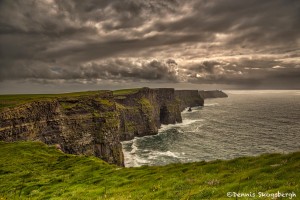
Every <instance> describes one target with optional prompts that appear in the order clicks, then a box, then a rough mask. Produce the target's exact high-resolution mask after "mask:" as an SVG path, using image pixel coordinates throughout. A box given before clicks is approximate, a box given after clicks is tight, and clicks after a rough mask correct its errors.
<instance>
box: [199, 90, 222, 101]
mask: <svg viewBox="0 0 300 200" xmlns="http://www.w3.org/2000/svg"><path fill="white" fill-rule="evenodd" d="M199 95H200V96H201V97H202V98H203V99H209V98H225V97H228V95H227V94H226V93H224V92H223V91H221V90H211V91H205V90H199Z"/></svg>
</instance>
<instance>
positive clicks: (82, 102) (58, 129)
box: [0, 92, 123, 165]
mask: <svg viewBox="0 0 300 200" xmlns="http://www.w3.org/2000/svg"><path fill="white" fill-rule="evenodd" d="M119 121H120V120H119V113H118V112H117V109H116V104H115V101H114V97H113V94H112V92H99V93H98V94H95V95H83V96H76V97H72V96H71V97H62V98H50V99H41V100H35V101H33V102H28V103H25V104H22V105H18V106H15V107H13V108H4V109H3V110H1V113H0V140H3V141H7V142H12V141H19V140H33V141H36V140H37V141H42V142H44V143H46V144H51V145H56V146H57V148H59V149H60V150H62V151H63V152H66V153H71V154H84V155H94V156H97V157H100V158H102V159H103V160H105V161H107V162H109V163H115V164H117V165H123V153H122V146H121V144H120V140H119V134H120V127H119Z"/></svg>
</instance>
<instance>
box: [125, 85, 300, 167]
mask: <svg viewBox="0 0 300 200" xmlns="http://www.w3.org/2000/svg"><path fill="white" fill-rule="evenodd" d="M225 92H226V93H227V94H228V95H229V97H228V98H218V99H206V100H205V105H204V106H203V107H194V108H192V112H188V111H187V110H185V111H183V112H182V118H183V123H178V124H174V125H163V126H162V127H161V129H160V130H159V133H158V134H157V135H153V136H145V137H140V138H138V137H136V138H134V139H133V140H130V141H125V142H122V146H123V152H124V157H125V166H126V167H138V166H142V165H149V166H155V165H167V164H170V163H186V162H196V161H211V160H217V159H222V160H227V159H232V158H236V157H242V156H256V155H260V154H264V153H288V152H294V151H299V150H300V91H299V90H294V91H290V90H285V91H277V90H258V91H255V90H252V91H249V90H247V91H238V90H236V91H225Z"/></svg>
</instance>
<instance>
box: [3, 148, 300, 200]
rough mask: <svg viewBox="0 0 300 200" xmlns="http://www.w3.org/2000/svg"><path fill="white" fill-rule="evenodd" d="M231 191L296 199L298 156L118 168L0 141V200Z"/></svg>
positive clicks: (215, 195) (197, 195)
mask: <svg viewBox="0 0 300 200" xmlns="http://www.w3.org/2000/svg"><path fill="white" fill-rule="evenodd" d="M230 191H231V192H243V193H246V192H252V193H254V192H255V193H257V192H270V193H272V192H277V191H280V192H295V193H296V194H297V198H299V196H300V152H297V153H292V154H288V155H280V154H272V155H262V156H259V157H246V158H238V159H234V160H230V161H214V162H208V163H206V162H197V163H187V164H171V165H167V166H162V167H147V166H145V167H139V168H122V169H121V168H118V167H116V166H113V165H108V164H106V163H105V162H103V161H101V160H99V159H97V158H94V157H86V156H75V155H67V154H63V153H61V152H59V151H58V150H56V149H55V148H54V147H48V146H46V145H44V144H42V143H37V142H16V143H3V142H0V199H146V200H148V199H228V198H227V197H226V193H227V192H230ZM297 198H294V199H297ZM239 199H247V198H239ZM249 199H270V198H249ZM285 199H287V198H285Z"/></svg>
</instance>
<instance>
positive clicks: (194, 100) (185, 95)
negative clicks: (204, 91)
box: [175, 90, 204, 111]
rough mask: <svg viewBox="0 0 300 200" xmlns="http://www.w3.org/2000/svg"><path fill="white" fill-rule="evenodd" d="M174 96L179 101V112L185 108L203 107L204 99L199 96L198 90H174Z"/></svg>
mask: <svg viewBox="0 0 300 200" xmlns="http://www.w3.org/2000/svg"><path fill="white" fill-rule="evenodd" d="M175 96H176V98H177V99H179V100H180V110H181V111H183V110H184V109H185V108H187V107H195V106H203V104H204V99H203V98H202V97H201V96H200V95H199V93H198V90H176V91H175Z"/></svg>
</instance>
